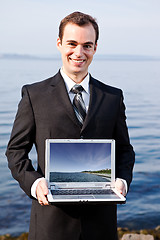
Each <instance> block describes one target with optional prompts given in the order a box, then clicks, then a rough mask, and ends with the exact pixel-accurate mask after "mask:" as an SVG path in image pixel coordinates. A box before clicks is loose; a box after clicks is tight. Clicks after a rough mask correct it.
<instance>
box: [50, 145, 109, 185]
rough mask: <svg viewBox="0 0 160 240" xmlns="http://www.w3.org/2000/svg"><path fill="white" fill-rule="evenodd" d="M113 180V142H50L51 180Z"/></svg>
mask: <svg viewBox="0 0 160 240" xmlns="http://www.w3.org/2000/svg"><path fill="white" fill-rule="evenodd" d="M109 181H111V143H75V142H74V143H50V182H109Z"/></svg>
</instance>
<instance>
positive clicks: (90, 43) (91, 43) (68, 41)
mask: <svg viewBox="0 0 160 240" xmlns="http://www.w3.org/2000/svg"><path fill="white" fill-rule="evenodd" d="M66 42H67V43H70V42H72V43H78V42H77V41H74V40H67V41H66ZM83 44H89V45H94V43H93V42H85V43H83Z"/></svg>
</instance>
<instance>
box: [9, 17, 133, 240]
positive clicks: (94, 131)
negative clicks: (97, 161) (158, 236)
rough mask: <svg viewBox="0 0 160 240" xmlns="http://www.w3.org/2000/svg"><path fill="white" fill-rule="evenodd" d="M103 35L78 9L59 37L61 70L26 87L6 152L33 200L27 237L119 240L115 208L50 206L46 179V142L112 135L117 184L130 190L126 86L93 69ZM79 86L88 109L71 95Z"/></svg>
mask: <svg viewBox="0 0 160 240" xmlns="http://www.w3.org/2000/svg"><path fill="white" fill-rule="evenodd" d="M98 35H99V30H98V25H97V23H96V21H95V19H93V18H92V17H91V16H89V15H86V14H83V13H80V12H74V13H72V14H70V15H69V16H67V17H65V18H64V19H63V20H62V21H61V23H60V27H59V37H58V39H57V47H58V49H59V51H60V53H61V56H62V62H63V66H62V68H61V70H60V71H59V72H58V73H57V74H56V75H55V76H54V77H51V78H49V79H47V80H45V81H42V82H39V83H35V84H31V85H27V86H24V87H23V89H22V99H21V102H20V104H19V108H18V112H17V115H16V119H15V122H14V126H13V130H12V134H11V139H10V142H9V144H8V149H7V152H6V155H7V157H8V162H9V168H10V169H11V172H12V175H13V177H14V178H15V179H16V180H18V182H19V184H20V186H21V188H22V189H23V190H24V191H25V192H26V194H27V195H28V196H29V197H31V198H32V199H33V200H32V210H31V221H30V231H29V240H69V239H70V240H80V239H81V240H99V239H109V240H116V239H117V218H116V205H110V206H108V205H89V204H87V205H85V204H84V205H80V206H78V205H56V204H53V205H49V203H48V200H47V193H48V188H47V183H46V180H45V179H44V172H45V170H44V166H45V160H44V159H45V139H47V138H55V139H65V138H68V139H78V138H84V139H115V140H116V177H117V180H116V183H115V186H116V188H117V189H118V191H119V192H121V193H122V194H123V195H125V194H126V193H127V191H128V188H129V185H130V183H131V180H132V168H133V164H134V152H133V148H132V146H131V145H130V142H129V137H128V131H127V127H126V123H125V119H126V117H125V107H124V104H123V95H122V91H121V90H119V89H116V88H113V87H110V86H107V85H105V84H103V83H101V82H99V81H97V80H96V79H94V78H93V77H92V76H91V75H90V74H89V73H88V67H89V65H90V63H91V62H92V59H93V55H94V54H95V52H96V49H97V40H98ZM79 84H81V86H82V87H83V89H81V91H80V93H78V94H79V95H78V96H79V98H80V102H79V104H80V105H83V106H81V110H82V108H83V110H82V111H83V112H79V110H78V109H77V108H78V107H77V106H76V103H75V100H74V99H75V95H76V93H75V91H74V90H73V89H74V88H76V91H77V85H79ZM75 85H76V86H75ZM72 104H73V105H74V106H73V105H72ZM84 105H85V106H84ZM84 110H85V111H84ZM84 112H86V113H84ZM83 113H84V114H83ZM85 114H86V116H85ZM33 144H35V146H36V150H37V155H38V167H37V170H35V169H34V168H33V166H32V163H31V160H30V159H29V158H28V153H29V152H30V150H31V148H32V146H33ZM66 164H67V162H66Z"/></svg>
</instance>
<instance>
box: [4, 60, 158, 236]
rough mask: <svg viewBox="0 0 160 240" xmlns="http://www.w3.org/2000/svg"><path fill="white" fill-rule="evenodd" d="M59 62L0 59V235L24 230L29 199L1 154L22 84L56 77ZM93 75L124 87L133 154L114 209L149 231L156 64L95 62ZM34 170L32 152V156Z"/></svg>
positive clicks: (154, 178) (124, 222) (154, 175)
mask: <svg viewBox="0 0 160 240" xmlns="http://www.w3.org/2000/svg"><path fill="white" fill-rule="evenodd" d="M60 66H61V62H60V61H38V60H34V61H32V60H30V61H28V60H22V61H20V60H0V235H1V234H5V233H11V234H14V235H15V234H16V235H17V234H19V233H21V232H24V231H28V225H29V216H30V205H31V201H30V199H29V198H28V197H27V196H25V194H24V193H23V192H22V190H21V189H20V188H19V186H18V183H16V181H15V180H14V179H12V177H11V174H10V172H9V170H8V168H7V161H6V157H5V155H4V153H5V150H6V145H7V142H8V140H9V136H10V131H11V128H12V124H13V120H14V116H15V112H16V110H17V104H18V102H19V100H20V91H21V87H22V85H24V84H26V83H32V82H36V81H40V80H43V79H45V78H47V77H49V76H52V75H54V74H55V73H56V72H57V69H58V68H59V67H60ZM90 72H91V73H92V75H93V76H94V77H97V78H99V79H100V80H101V81H103V82H105V83H108V84H110V85H113V86H116V87H119V88H122V89H123V91H124V96H125V104H126V106H127V110H126V113H127V117H128V119H127V123H128V126H129V133H130V137H131V143H132V144H133V146H134V149H135V152H136V164H135V168H134V179H133V182H132V185H131V188H130V192H129V194H128V197H127V204H126V205H122V206H119V207H118V225H119V226H125V227H130V228H136V229H140V228H153V227H155V226H157V225H159V224H160V164H159V163H160V94H159V91H160V90H159V89H160V62H158V61H157V62H156V61H155V62H154V61H153V62H152V61H127V62H126V61H98V60H95V61H94V62H93V64H92V65H91V67H90ZM30 157H31V158H32V159H33V162H34V166H36V161H35V160H36V154H35V151H34V150H33V151H32V153H31V156H30Z"/></svg>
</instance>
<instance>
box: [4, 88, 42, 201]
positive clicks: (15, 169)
mask: <svg viewBox="0 0 160 240" xmlns="http://www.w3.org/2000/svg"><path fill="white" fill-rule="evenodd" d="M35 131H36V130H35V120H34V113H33V109H32V105H31V102H30V98H29V94H28V91H27V87H26V86H24V87H23V88H22V99H21V101H20V103H19V105H18V111H17V114H16V118H15V121H14V125H13V129H12V133H11V138H10V141H9V143H8V147H7V151H6V156H7V158H8V166H9V168H10V170H11V173H12V176H13V177H14V178H15V179H16V180H17V181H18V182H19V185H20V187H21V188H22V189H23V190H24V192H25V193H26V194H27V195H28V196H29V197H31V186H32V184H33V182H34V181H35V180H36V179H37V178H39V177H42V176H41V175H40V174H39V173H38V172H37V171H35V169H34V168H33V165H32V161H31V160H30V159H29V156H28V154H29V152H30V150H31V148H32V146H33V144H34V142H35Z"/></svg>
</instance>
